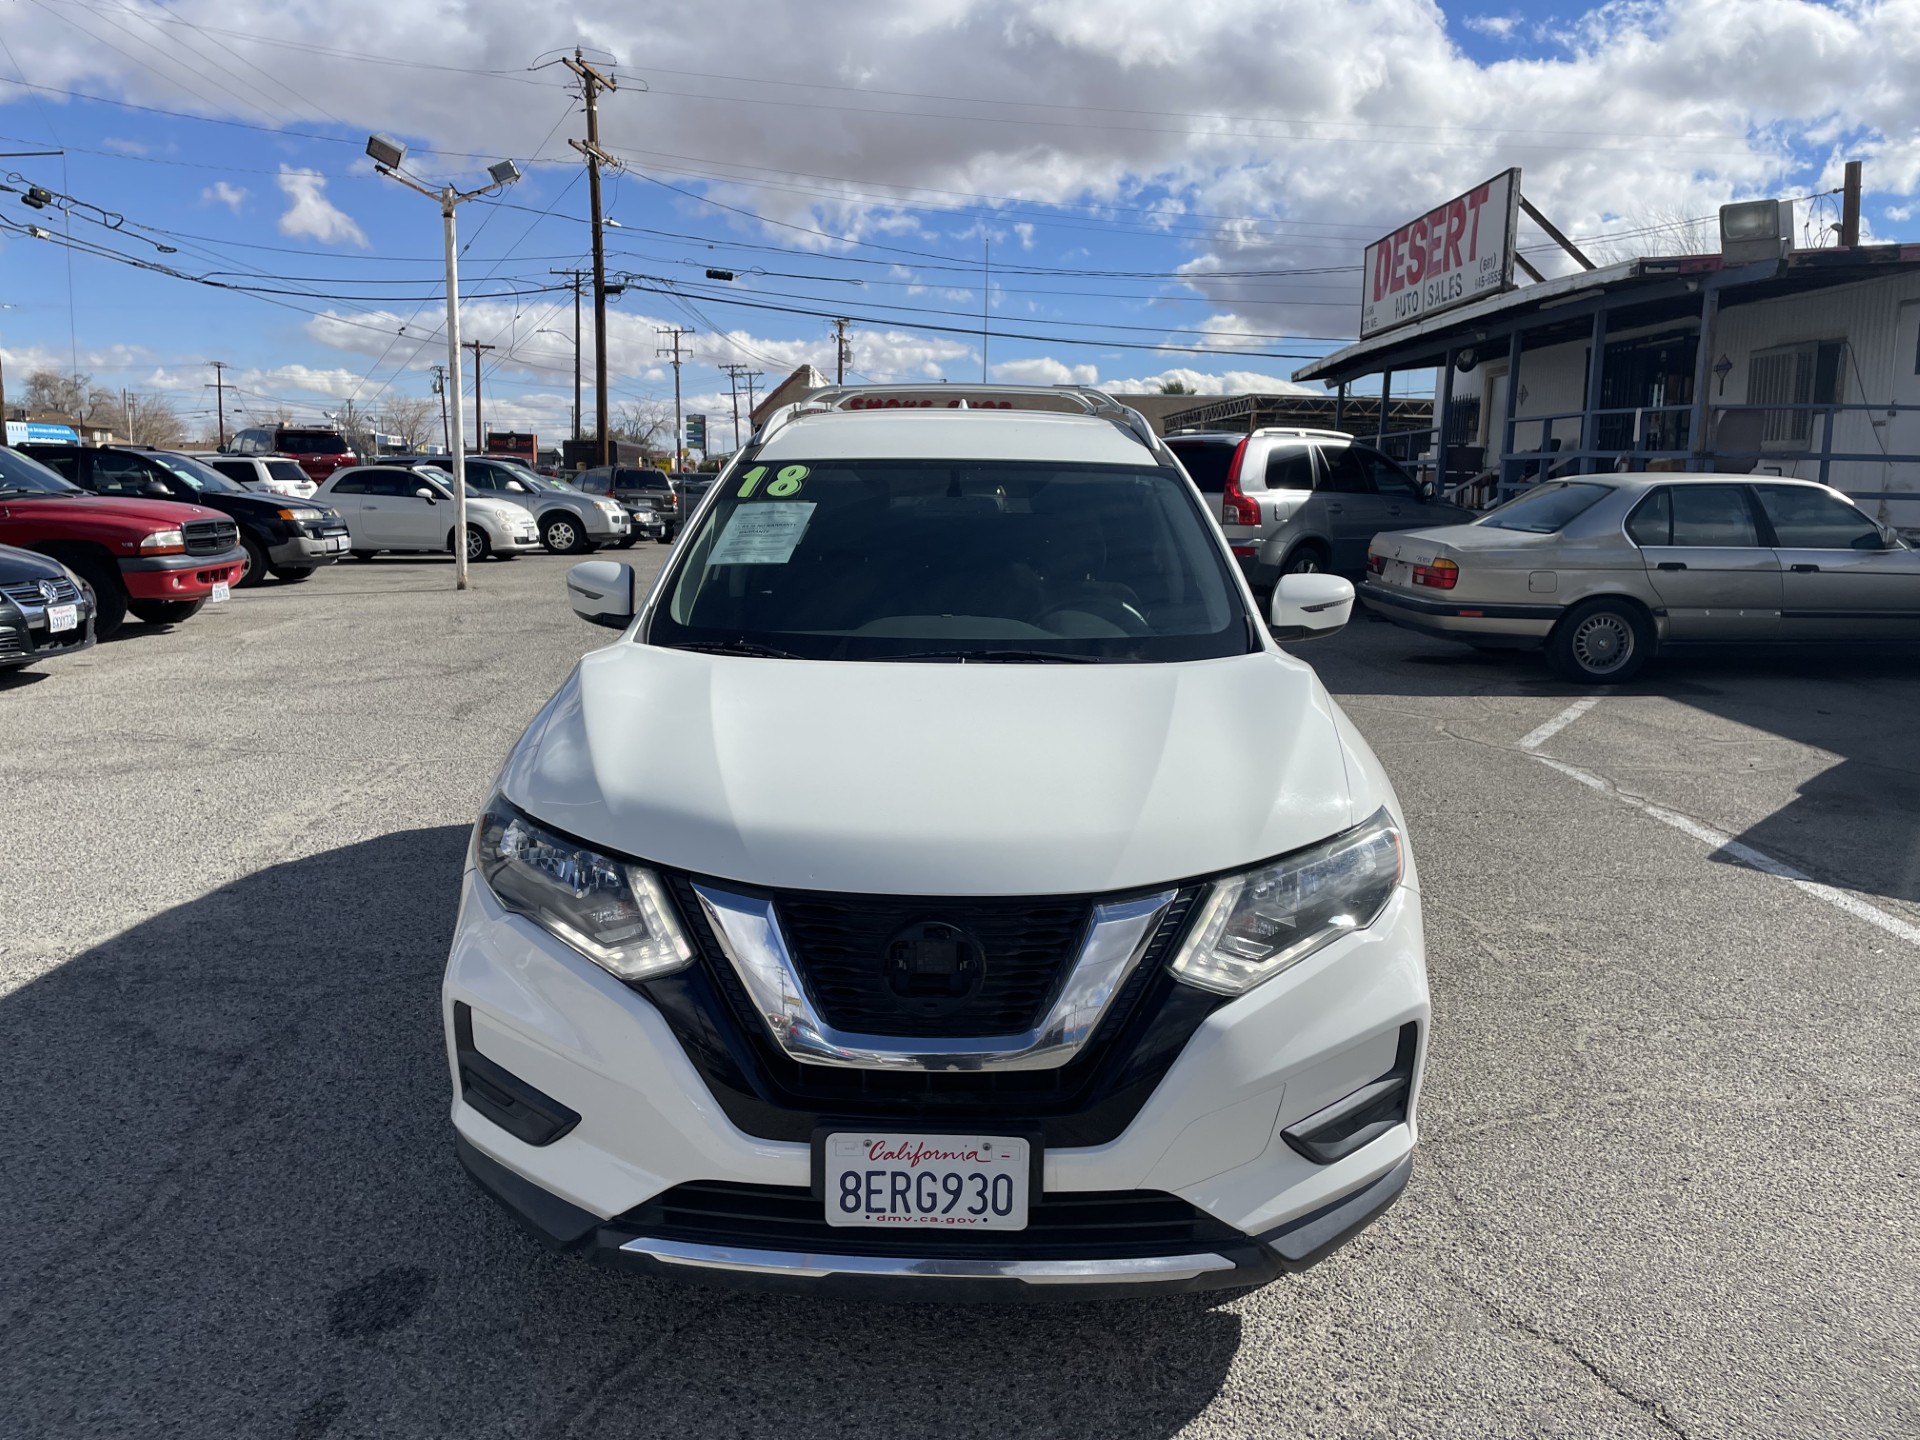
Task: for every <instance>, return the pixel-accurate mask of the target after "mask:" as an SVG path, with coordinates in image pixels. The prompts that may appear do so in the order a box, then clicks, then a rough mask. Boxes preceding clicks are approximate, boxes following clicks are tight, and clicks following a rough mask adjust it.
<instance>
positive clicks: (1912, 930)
mask: <svg viewBox="0 0 1920 1440" xmlns="http://www.w3.org/2000/svg"><path fill="white" fill-rule="evenodd" d="M1593 704H1594V702H1593V701H1592V700H1583V701H1581V702H1580V704H1579V705H1573V706H1569V707H1568V708H1567V710H1566V711H1565V712H1564V713H1562V714H1560V715H1559V716H1556V717H1555V718H1554V719H1552V720H1549V721H1548V722H1547V723H1546V724H1545V725H1542V726H1541V727H1540V730H1536V731H1534V733H1533V735H1529V736H1528V737H1527V738H1526V739H1525V740H1522V741H1521V742H1520V743H1521V745H1522V746H1523V747H1527V748H1531V747H1530V746H1529V745H1528V742H1529V741H1533V743H1534V744H1538V743H1539V741H1536V740H1534V736H1535V735H1540V733H1541V731H1545V732H1546V734H1547V735H1552V734H1553V733H1554V732H1555V731H1556V730H1558V729H1559V728H1560V727H1562V726H1564V725H1567V724H1570V723H1571V722H1572V721H1574V720H1576V719H1578V718H1579V716H1580V714H1584V713H1585V712H1584V711H1583V710H1582V709H1581V706H1585V707H1587V708H1589V709H1590V708H1591V707H1592V706H1593ZM1542 738H1543V739H1544V738H1545V736H1542ZM1533 758H1534V759H1536V760H1538V761H1539V762H1540V763H1541V764H1542V765H1545V766H1548V767H1549V768H1551V769H1554V770H1558V771H1559V772H1560V773H1561V774H1562V775H1567V776H1571V777H1572V778H1573V779H1575V780H1578V781H1579V782H1580V783H1581V784H1582V785H1585V786H1587V787H1588V788H1589V789H1593V790H1598V791H1599V792H1600V793H1601V794H1602V795H1605V796H1607V797H1609V798H1610V799H1614V800H1618V801H1619V802H1620V803H1621V804H1622V805H1625V806H1627V807H1628V808H1629V809H1632V810H1638V811H1639V812H1640V813H1641V814H1643V815H1649V816H1651V817H1653V818H1654V819H1655V820H1658V821H1659V822H1660V823H1661V824H1663V825H1671V826H1672V827H1673V828H1674V829H1676V830H1678V831H1680V832H1681V833H1682V834H1686V835H1691V836H1692V837H1693V838H1694V839H1696V840H1698V841H1700V842H1701V843H1702V844H1706V845H1711V846H1712V847H1713V848H1714V850H1715V851H1716V852H1718V853H1721V854H1725V855H1728V856H1731V857H1732V858H1733V859H1735V860H1738V861H1739V862H1740V863H1741V864H1742V865H1745V866H1747V867H1748V868H1749V869H1753V870H1758V871H1761V872H1762V873H1763V874H1767V875H1776V876H1778V877H1779V878H1780V879H1782V880H1785V881H1787V882H1788V883H1790V884H1792V885H1793V886H1794V887H1795V888H1797V889H1799V890H1802V891H1805V892H1806V893H1807V894H1809V895H1811V896H1813V897H1814V898H1815V899H1816V900H1824V901H1826V902H1827V904H1829V905H1832V906H1834V907H1835V908H1836V909H1840V910H1844V911H1846V912H1847V914H1849V915H1852V916H1854V917H1855V918H1856V919H1860V920H1864V921H1866V922H1867V923H1868V924H1869V925H1877V926H1879V927H1880V929H1882V930H1884V931H1886V932H1887V933H1888V934H1889V935H1897V936H1898V937H1899V938H1900V939H1902V940H1904V941H1906V942H1907V943H1908V944H1909V945H1913V946H1916V947H1920V926H1916V925H1912V924H1909V923H1908V922H1907V921H1905V920H1902V919H1900V918H1898V917H1897V916H1893V915H1889V914H1888V913H1887V912H1886V911H1884V910H1881V909H1878V908H1876V907H1875V906H1872V905H1869V904H1867V902H1866V901H1864V900H1862V899H1861V898H1860V897H1859V896H1857V895H1850V894H1848V893H1847V892H1846V891H1845V890H1836V889H1834V887H1833V886H1831V885H1822V884H1821V883H1820V882H1819V881H1818V880H1815V879H1812V878H1811V877H1810V876H1807V875H1803V874H1802V873H1801V872H1800V871H1798V870H1796V869H1794V868H1793V867H1792V866H1791V865H1788V864H1785V863H1783V862H1781V861H1779V860H1776V859H1774V858H1773V857H1772V856H1771V855H1763V854H1761V853H1760V852H1759V851H1758V850H1756V849H1754V848H1753V847H1752V846H1751V845H1743V844H1741V843H1740V842H1739V841H1738V840H1736V839H1734V838H1733V837H1732V836H1731V835H1728V834H1725V833H1724V832H1722V831H1719V830H1716V829H1714V828H1713V827H1712V826H1711V825H1702V824H1701V823H1700V822H1699V821H1698V820H1695V819H1694V818H1693V817H1692V816H1690V815H1682V814H1680V813H1679V812H1678V811H1675V810H1668V809H1666V808H1665V807H1664V806H1660V805H1655V804H1653V803H1652V802H1651V801H1648V800H1642V799H1641V798H1640V797H1639V796H1638V795H1629V794H1627V793H1626V792H1625V791H1623V790H1621V789H1619V788H1618V787H1617V786H1615V785H1613V784H1612V783H1611V782H1609V781H1607V780H1603V779H1602V778H1601V777H1600V776H1598V775H1595V774H1593V773H1592V772H1590V771H1587V770H1582V769H1580V768H1579V767H1578V766H1574V765H1568V764H1566V763H1565V762H1564V761H1560V760H1554V759H1550V758H1549V757H1547V756H1545V755H1535V756H1534V757H1533Z"/></svg>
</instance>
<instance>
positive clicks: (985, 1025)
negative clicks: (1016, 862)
mask: <svg viewBox="0 0 1920 1440" xmlns="http://www.w3.org/2000/svg"><path fill="white" fill-rule="evenodd" d="M775 904H776V908H777V910H778V911H779V915H780V928H781V931H782V933H783V934H785V936H786V939H787V947H788V949H789V950H790V951H791V952H792V955H793V959H794V963H795V964H796V965H798V966H799V968H800V975H801V978H802V979H803V980H804V981H805V982H806V986H807V991H808V993H809V994H810V995H812V997H813V1002H814V1004H815V1005H817V1006H819V1007H820V1012H821V1016H822V1018H824V1019H825V1020H826V1022H827V1023H828V1024H829V1025H831V1026H833V1027H834V1028H835V1029H836V1030H845V1031H848V1032H850V1033H852V1034H855V1035H910V1036H974V1035H1016V1034H1019V1033H1020V1032H1021V1031H1023V1030H1028V1029H1031V1028H1032V1027H1033V1026H1034V1025H1036V1024H1038V1023H1039V1021H1040V1017H1041V1016H1042V1015H1043V1014H1044V1013H1045V1008H1046V1006H1047V1004H1048V1003H1049V1002H1050V1001H1051V1000H1052V999H1053V996H1054V993H1055V992H1056V991H1057V990H1058V989H1059V988H1060V982H1061V980H1062V978H1063V977H1064V975H1065V973H1066V971H1067V970H1068V968H1069V967H1070V966H1071V965H1072V963H1073V957H1074V955H1075V954H1076V953H1077V952H1078V951H1079V948H1080V942H1081V940H1082V938H1083V937H1084V936H1085V934H1086V929H1087V917H1088V913H1089V910H1090V906H1089V905H1088V903H1087V902H1086V901H1085V900H1075V899H1032V898H1028V897H1026V896H1019V897H1015V898H1011V899H984V900H952V899H945V898H941V899H917V898H912V897H904V898H903V897H901V896H897V895H825V894H807V893H804V892H798V891H788V892H786V893H784V894H782V895H781V896H780V897H779V899H778V900H777V901H776V902H775ZM929 926H937V927H940V930H941V932H943V938H944V936H952V937H958V938H955V939H953V940H952V941H951V942H950V943H951V945H952V948H953V949H954V950H957V951H958V952H960V956H961V959H960V961H959V963H960V964H962V965H965V964H969V963H971V964H972V965H974V966H975V967H976V968H977V970H978V972H979V973H977V974H974V975H965V974H962V975H960V976H958V977H955V979H956V980H957V982H958V983H957V984H956V985H953V986H951V987H949V986H948V984H947V981H948V977H947V976H945V975H934V976H931V977H927V978H928V979H929V980H931V981H932V982H933V983H931V984H924V983H923V984H920V985H918V986H916V985H915V984H914V982H913V977H908V978H907V979H905V980H903V979H901V978H899V977H897V976H896V974H895V973H894V970H895V960H896V959H897V957H890V951H893V950H896V949H900V948H906V946H903V945H902V944H901V943H899V942H897V940H896V937H898V936H900V935H901V934H902V933H903V932H906V931H908V930H909V929H910V928H911V929H916V930H917V929H922V928H925V927H929ZM973 952H977V953H973ZM969 956H970V957H971V958H970V959H969V958H968V957H969ZM901 963H904V962H901ZM949 988H953V989H961V990H963V991H964V990H968V989H970V991H971V993H962V994H960V995H957V996H950V995H948V994H946V993H944V992H945V991H946V990H947V989H949Z"/></svg>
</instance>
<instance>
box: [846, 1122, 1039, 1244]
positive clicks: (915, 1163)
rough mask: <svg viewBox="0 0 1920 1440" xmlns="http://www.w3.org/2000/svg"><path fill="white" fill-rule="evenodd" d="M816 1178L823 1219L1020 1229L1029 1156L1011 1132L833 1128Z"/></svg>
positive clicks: (1028, 1178)
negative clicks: (937, 1132) (823, 1204)
mask: <svg viewBox="0 0 1920 1440" xmlns="http://www.w3.org/2000/svg"><path fill="white" fill-rule="evenodd" d="M823 1162H824V1170H825V1173H824V1174H823V1175H822V1176H821V1179H822V1180H823V1181H824V1182H825V1184H824V1186H823V1191H824V1196H825V1201H826V1218H827V1224H829V1225H835V1226H849V1225H916V1226H938V1227H940V1228H943V1229H963V1230H1024V1229H1026V1228H1027V1200H1028V1189H1029V1187H1030V1186H1031V1184H1032V1177H1033V1170H1032V1157H1031V1151H1030V1149H1029V1146H1028V1142H1027V1141H1026V1140H1024V1139H1022V1138H1020V1137H1019V1136H1015V1135H895V1134H877V1133H855V1134H844V1133H843V1134H837V1135H829V1136H827V1137H826V1144H825V1146H824V1154H823Z"/></svg>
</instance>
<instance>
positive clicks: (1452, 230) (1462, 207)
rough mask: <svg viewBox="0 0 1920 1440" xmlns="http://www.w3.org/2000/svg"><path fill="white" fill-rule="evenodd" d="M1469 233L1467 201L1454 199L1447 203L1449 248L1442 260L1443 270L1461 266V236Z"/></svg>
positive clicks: (1455, 268)
mask: <svg viewBox="0 0 1920 1440" xmlns="http://www.w3.org/2000/svg"><path fill="white" fill-rule="evenodd" d="M1466 233H1467V202H1466V201H1464V200H1454V201H1451V202H1450V203H1449V204H1448V205H1447V249H1446V255H1445V257H1444V258H1443V259H1442V260H1441V262H1440V268H1441V269H1443V270H1457V269H1459V268H1460V237H1461V236H1462V235H1465V234H1466Z"/></svg>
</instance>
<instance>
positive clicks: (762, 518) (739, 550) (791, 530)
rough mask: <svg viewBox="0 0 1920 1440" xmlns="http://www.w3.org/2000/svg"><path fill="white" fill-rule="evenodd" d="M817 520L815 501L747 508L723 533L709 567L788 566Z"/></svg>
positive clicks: (714, 549)
mask: <svg viewBox="0 0 1920 1440" xmlns="http://www.w3.org/2000/svg"><path fill="white" fill-rule="evenodd" d="M812 518H813V502H812V501H810V500H808V501H801V502H799V503H798V504H795V503H791V502H788V503H777V502H776V503H772V504H761V505H751V506H746V505H743V506H741V507H740V509H738V510H735V511H734V512H733V515H732V517H731V518H730V519H728V521H727V528H726V529H725V530H722V531H721V532H720V542H719V543H718V544H717V545H715V546H714V547H713V554H712V555H711V556H709V557H708V560H707V563H708V564H709V565H784V564H786V563H787V561H789V560H790V559H792V558H793V550H794V547H795V546H796V545H798V544H799V543H800V537H801V536H802V535H804V534H806V533H807V522H808V521H809V520H811V519H812Z"/></svg>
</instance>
